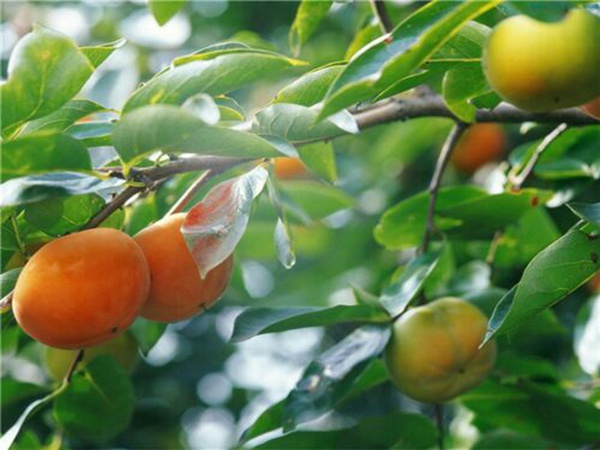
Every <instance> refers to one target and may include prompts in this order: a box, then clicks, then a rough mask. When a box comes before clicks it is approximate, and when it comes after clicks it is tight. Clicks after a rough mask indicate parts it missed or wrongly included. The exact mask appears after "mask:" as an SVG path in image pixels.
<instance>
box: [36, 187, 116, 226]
mask: <svg viewBox="0 0 600 450" xmlns="http://www.w3.org/2000/svg"><path fill="white" fill-rule="evenodd" d="M104 204H105V203H104V200H102V197H100V196H99V195H97V194H87V195H76V196H69V197H65V198H52V199H46V200H43V201H41V202H36V203H31V204H29V205H27V206H26V207H25V219H26V220H27V222H29V223H30V224H31V225H33V226H34V227H36V228H37V229H38V230H41V231H43V232H44V233H46V234H49V235H50V236H62V235H64V234H67V233H69V232H71V231H75V230H78V229H79V228H81V227H82V226H83V225H85V224H86V223H87V222H88V221H89V220H90V219H91V218H92V217H93V216H95V215H96V214H97V213H98V212H99V211H100V210H101V209H102V207H103V206H104Z"/></svg>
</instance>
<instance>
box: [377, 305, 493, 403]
mask: <svg viewBox="0 0 600 450" xmlns="http://www.w3.org/2000/svg"><path fill="white" fill-rule="evenodd" d="M486 329H487V318H486V317H485V315H484V314H483V313H482V312H481V311H480V310H479V309H478V308H477V307H476V306H474V305H472V304H471V303H468V302H467V301H465V300H461V299H459V298H454V297H444V298H440V299H438V300H435V301H433V302H431V303H429V304H427V305H423V306H418V307H416V308H413V309H411V310H409V311H408V312H406V313H405V314H403V315H402V316H400V318H398V319H397V320H396V322H395V323H394V329H393V335H392V338H391V339H390V342H389V343H388V345H387V347H386V349H385V352H384V360H385V363H386V366H387V368H388V372H389V374H390V378H391V380H392V382H393V383H394V384H395V385H396V387H397V388H398V389H399V390H400V391H401V392H403V393H404V394H406V395H407V396H409V397H411V398H413V399H415V400H418V401H421V402H431V403H437V402H444V401H447V400H450V399H452V398H454V397H456V396H457V395H459V394H462V393H463V392H466V391H468V390H469V389H471V388H473V387H474V386H476V385H478V384H479V383H480V382H481V381H483V379H484V378H485V377H486V376H487V375H488V373H489V372H490V371H491V370H492V368H493V366H494V361H495V358H496V344H495V342H494V341H490V342H488V343H487V344H486V345H485V346H483V347H482V348H481V349H480V348H479V346H480V344H481V343H482V341H483V338H484V336H485V333H486Z"/></svg>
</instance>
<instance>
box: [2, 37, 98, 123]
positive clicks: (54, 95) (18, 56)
mask: <svg viewBox="0 0 600 450" xmlns="http://www.w3.org/2000/svg"><path fill="white" fill-rule="evenodd" d="M92 72H93V66H92V65H91V64H90V62H89V61H88V59H87V58H86V57H85V56H84V55H83V54H82V53H81V52H80V51H79V49H78V48H77V45H75V42H73V41H72V40H71V39H70V38H68V37H66V36H64V35H62V34H60V33H58V32H56V31H52V30H50V29H48V28H44V27H41V26H36V27H35V28H34V30H33V31H32V32H31V33H29V34H27V35H26V36H25V37H23V38H22V39H21V40H20V41H19V42H18V43H17V45H16V46H15V48H14V50H13V52H12V54H11V57H10V61H9V64H8V80H7V81H6V83H4V84H2V85H1V86H0V97H2V111H1V116H2V131H3V133H4V132H6V131H7V130H8V129H9V128H10V130H11V131H12V130H14V129H15V128H16V127H17V126H18V125H20V124H22V123H23V122H26V121H28V120H32V119H36V118H38V117H42V116H45V115H46V114H49V113H51V112H53V111H56V110H57V109H59V108H60V107H61V106H63V105H64V104H65V103H67V101H69V100H70V99H71V98H72V97H73V96H75V94H77V93H78V92H79V91H80V89H81V88H82V87H83V85H84V84H85V82H86V81H87V79H88V78H89V77H90V75H91V74H92Z"/></svg>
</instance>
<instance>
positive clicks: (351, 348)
mask: <svg viewBox="0 0 600 450" xmlns="http://www.w3.org/2000/svg"><path fill="white" fill-rule="evenodd" d="M390 335H391V330H390V327H388V326H375V325H366V326H362V327H360V328H357V329H356V330H355V331H354V332H352V333H351V334H350V335H348V336H346V337H345V338H344V339H342V340H341V341H340V342H338V343H337V344H335V345H334V346H333V347H331V348H329V349H328V350H327V351H325V352H324V353H323V354H322V355H320V356H319V357H318V358H317V359H316V360H314V361H313V362H311V363H310V365H309V366H308V367H307V369H306V370H305V371H304V374H303V375H302V377H301V379H300V381H298V383H297V384H296V387H295V388H294V389H293V390H292V391H291V392H290V394H289V395H288V397H287V398H286V400H285V407H284V412H283V430H284V431H289V430H293V429H294V428H296V426H297V425H298V424H300V423H303V422H306V421H309V420H313V419H316V418H317V417H319V416H321V415H323V414H325V413H326V412H328V411H330V410H331V409H332V408H333V407H334V406H335V405H336V404H338V403H339V402H340V401H341V400H342V399H343V398H344V396H345V395H346V394H347V393H348V391H349V390H350V389H351V388H352V385H353V384H354V383H355V381H356V380H357V378H358V377H359V376H360V374H361V373H362V372H363V370H364V368H365V366H366V365H367V364H368V363H369V362H370V361H371V360H372V359H373V358H375V357H376V356H377V355H379V354H380V353H381V352H382V350H383V348H384V347H385V345H386V344H387V341H388V340H389V338H390Z"/></svg>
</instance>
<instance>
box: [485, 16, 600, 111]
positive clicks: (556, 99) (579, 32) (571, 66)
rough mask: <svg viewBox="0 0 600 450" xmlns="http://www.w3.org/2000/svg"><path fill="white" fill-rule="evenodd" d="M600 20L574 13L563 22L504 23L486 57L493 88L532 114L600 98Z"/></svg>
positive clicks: (514, 20) (493, 36)
mask: <svg viewBox="0 0 600 450" xmlns="http://www.w3.org/2000/svg"><path fill="white" fill-rule="evenodd" d="M599 43H600V18H598V17H596V16H594V15H592V14H590V13H588V12H586V11H585V10H583V9H572V10H570V11H569V12H568V13H567V14H566V16H565V17H564V18H563V19H562V20H561V21H559V22H541V21H538V20H535V19H533V18H531V17H528V16H525V15H519V16H513V17H510V18H508V19H506V20H503V21H502V22H500V23H499V24H498V25H497V26H496V27H495V28H494V29H493V30H492V33H491V34H490V36H489V38H488V40H487V42H486V45H485V47H484V52H483V68H484V72H485V75H486V78H487V80H488V82H489V83H490V85H491V86H492V88H494V90H495V91H496V92H497V93H498V94H499V95H500V96H501V97H502V98H503V99H504V100H506V101H508V102H510V103H512V104H514V105H515V106H517V107H519V108H521V109H524V110H527V111H532V112H545V111H551V110H554V109H560V108H567V107H572V106H579V105H581V104H583V103H586V102H588V101H591V100H593V99H594V98H596V97H598V96H599V95H600V44H599Z"/></svg>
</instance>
